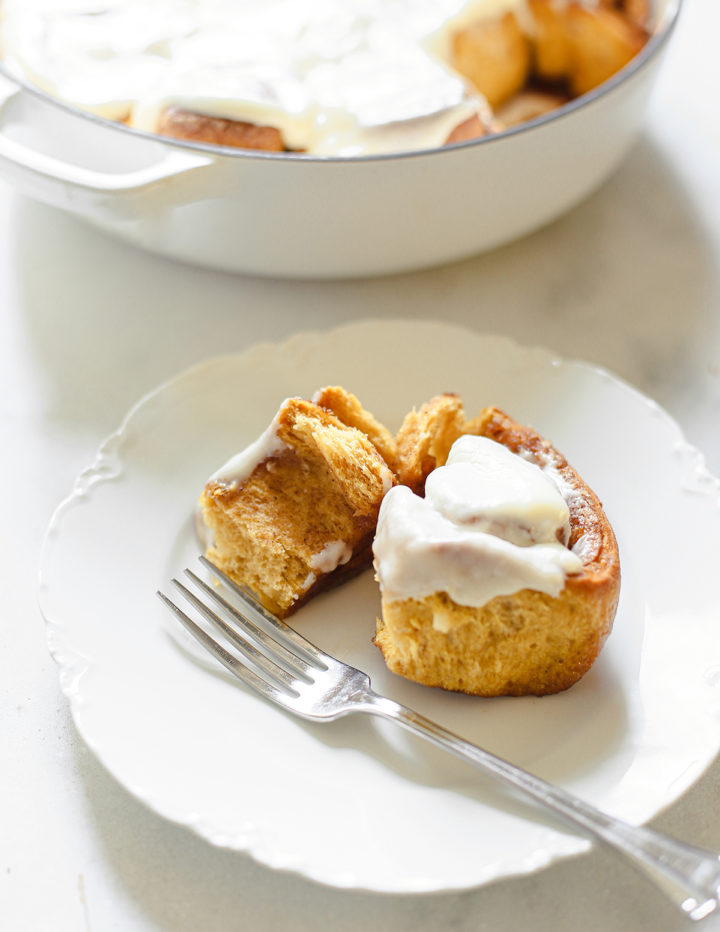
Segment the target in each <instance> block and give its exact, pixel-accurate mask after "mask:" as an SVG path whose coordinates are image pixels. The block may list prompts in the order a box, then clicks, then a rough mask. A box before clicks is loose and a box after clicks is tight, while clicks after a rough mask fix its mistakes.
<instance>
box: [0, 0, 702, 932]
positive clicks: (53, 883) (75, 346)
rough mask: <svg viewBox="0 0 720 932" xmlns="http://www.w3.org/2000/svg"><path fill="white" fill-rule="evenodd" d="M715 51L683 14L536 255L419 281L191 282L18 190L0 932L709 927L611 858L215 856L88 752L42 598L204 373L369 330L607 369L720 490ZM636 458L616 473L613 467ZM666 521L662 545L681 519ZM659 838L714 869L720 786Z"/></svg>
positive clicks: (1, 279) (5, 539) (4, 364)
mask: <svg viewBox="0 0 720 932" xmlns="http://www.w3.org/2000/svg"><path fill="white" fill-rule="evenodd" d="M719 43H720V5H718V4H717V3H716V2H715V0H688V2H687V3H686V9H685V15H684V16H683V18H682V20H681V23H680V26H679V28H678V31H677V33H676V35H675V38H674V41H673V42H672V45H671V49H670V52H669V55H668V58H667V60H666V63H665V67H664V70H663V73H662V77H661V81H660V84H659V86H658V89H657V92H656V94H655V96H654V98H653V103H652V106H651V111H650V114H649V117H648V120H647V124H646V129H645V131H644V133H643V135H642V137H641V139H640V141H639V143H638V145H637V146H636V147H635V148H634V150H633V151H632V152H631V154H630V155H629V157H628V158H627V159H626V160H625V162H624V163H623V164H622V166H621V167H620V169H619V170H618V171H617V173H616V174H615V175H614V176H613V178H612V179H611V180H610V181H609V182H608V183H607V184H606V185H605V186H604V187H603V188H602V190H600V191H599V192H598V193H597V194H595V195H594V196H593V197H592V198H591V199H590V200H589V201H587V202H586V203H585V204H583V205H581V206H580V207H579V208H577V209H576V210H575V211H573V212H572V213H571V214H569V215H568V216H567V217H565V218H563V219H561V220H560V221H558V222H557V223H555V224H554V225H553V226H551V227H550V228H548V229H546V230H544V231H542V232H540V233H538V234H536V235H534V236H531V237H529V238H527V239H525V240H523V241H521V242H518V243H516V244H514V245H511V246H509V247H506V248H504V249H501V250H499V251H496V252H494V253H492V254H489V255H486V256H482V257H479V258H477V259H473V260H470V261H467V262H463V263H460V264H457V265H453V266H449V267H446V268H442V269H437V270H432V271H428V272H421V273H417V274H414V275H407V276H398V277H392V278H386V279H381V280H374V281H353V282H335V283H312V282H302V283H298V282H281V281H264V280H260V279H251V278H240V277H235V276H230V275H223V274H218V273H213V272H207V271H203V270H199V269H193V268H190V267H184V266H180V265H177V264H174V263H171V262H168V261H165V260H162V259H158V258H155V257H152V256H149V255H145V254H143V253H140V252H138V251H136V250H134V249H132V248H130V247H126V246H124V245H122V244H120V243H117V242H115V241H113V240H110V239H108V238H106V237H104V236H103V235H101V234H99V233H96V232H94V231H93V230H91V229H89V228H87V227H85V226H83V225H82V224H81V223H79V222H78V221H76V220H74V219H72V218H69V217H67V216H64V215H62V214H59V213H57V212H55V211H53V210H51V209H49V208H46V207H43V206H40V205H38V204H35V203H33V202H31V201H28V200H25V199H23V198H21V197H20V196H18V195H16V194H15V193H14V192H12V191H11V190H10V189H9V188H7V187H6V186H3V185H2V184H0V354H1V357H0V358H1V363H0V377H1V378H2V384H1V385H0V425H1V430H2V434H1V437H2V440H1V446H0V451H1V455H0V471H1V472H0V475H1V476H2V489H3V492H4V500H5V502H4V507H3V513H4V516H5V521H4V528H3V532H2V534H1V535H0V546H1V547H2V551H1V553H0V556H1V557H2V566H3V570H2V572H1V573H0V747H2V757H1V758H0V928H2V929H7V930H8V932H35V930H39V932H44V930H50V929H52V930H53V932H75V930H79V932H88V930H90V932H105V930H130V932H135V930H138V932H150V930H152V932H158V930H178V932H191V930H192V932H194V930H208V932H215V930H234V929H243V930H258V932H266V930H276V929H293V930H294V929H297V930H311V929H312V930H326V929H328V930H329V929H333V930H338V932H354V930H360V929H363V930H364V929H367V928H377V929H390V930H406V929H407V930H410V929H413V930H416V932H421V930H422V932H424V930H435V929H455V930H462V932H464V930H468V932H469V930H473V932H480V930H517V929H532V930H540V932H544V930H551V929H552V930H554V932H563V930H571V929H572V930H575V929H583V930H588V932H600V930H602V932H606V930H610V929H620V930H644V929H647V930H653V932H655V930H657V932H666V930H668V932H669V930H673V932H676V930H681V929H683V928H686V927H690V925H691V924H689V923H685V922H684V920H683V919H681V918H679V917H678V915H677V913H676V912H675V910H674V909H673V907H670V906H668V905H667V904H666V903H665V902H664V901H663V900H661V899H660V898H659V897H658V896H657V894H656V893H655V892H654V890H653V889H652V888H651V887H650V886H649V884H647V883H646V882H645V880H644V879H642V878H640V877H638V876H637V875H635V874H634V873H633V872H632V871H631V869H630V868H628V867H627V866H626V865H625V864H624V863H621V862H620V861H619V860H618V859H617V858H615V857H613V856H611V855H610V854H608V853H607V852H605V851H600V850H593V851H592V852H591V853H590V854H589V855H586V856H583V857H580V858H577V859H574V860H572V861H569V862H565V863H561V864H557V865H555V866H553V867H552V868H550V869H548V870H546V871H542V872H540V873H538V874H536V875H533V876H530V877H525V878H518V879H513V880H508V881H504V882H501V883H497V884H494V885H492V886H489V887H486V888H484V889H480V890H477V891H470V892H467V893H463V894H452V895H440V896H428V897H412V896H410V897H395V896H375V895H370V894H363V893H353V892H341V891H336V890H332V889H326V888H323V887H320V886H318V885H315V884H313V883H311V882H308V881H305V880H303V879H301V878H298V877H295V876H288V875H285V874H277V873H274V872H272V871H269V870H267V869H265V868H263V867H261V866H259V865H257V864H255V863H253V862H252V861H250V860H249V859H248V858H247V857H245V856H244V855H241V854H233V853H228V852H224V851H222V850H217V849H214V848H212V847H210V846H209V845H208V844H206V843H205V842H203V841H202V840H200V839H198V838H196V837H194V836H193V835H191V834H190V833H189V832H188V831H186V830H184V829H181V828H178V827H176V826H174V825H171V824H168V823H166V822H165V821H164V820H162V819H161V818H160V817H158V816H156V815H155V814H154V813H152V812H149V811H147V810H146V809H145V808H144V807H143V806H142V805H141V804H140V803H138V802H137V801H136V800H134V799H133V798H132V797H130V796H129V794H128V793H127V792H126V791H125V790H124V789H123V788H122V787H121V786H119V785H118V784H117V783H116V781H115V780H114V779H113V778H112V777H111V776H110V775H109V774H107V773H106V772H105V771H104V769H103V768H102V767H101V765H100V764H98V763H97V762H96V760H95V759H94V757H93V756H92V754H91V753H90V752H89V751H88V750H87V749H86V748H85V746H84V745H83V743H82V741H81V740H80V739H79V738H78V736H77V734H76V732H75V729H74V726H73V723H72V721H71V719H70V715H69V712H68V706H67V702H66V700H65V698H64V697H63V695H62V693H61V692H60V688H59V685H58V678H57V671H56V668H55V665H54V663H53V661H52V660H51V659H50V656H49V654H48V652H47V650H46V647H45V635H44V627H43V622H42V619H41V617H40V613H39V611H38V608H37V603H36V580H37V565H38V554H39V548H40V544H41V541H42V537H43V533H44V530H45V528H46V526H47V523H48V521H49V519H50V516H51V514H52V512H53V510H54V508H55V506H56V505H57V504H58V503H59V502H60V500H61V499H62V498H63V497H64V496H65V495H66V494H67V493H68V492H69V490H70V488H71V486H72V483H73V481H74V478H75V476H76V474H77V473H78V472H79V471H80V470H81V469H82V468H84V467H85V466H86V465H87V464H89V463H90V462H91V461H92V459H93V458H94V454H95V451H96V449H97V447H98V445H99V443H100V441H101V440H102V439H103V438H104V437H105V436H106V435H108V434H109V433H111V432H112V431H113V430H114V429H115V428H116V427H117V426H118V425H119V423H120V421H121V419H122V417H123V416H124V414H125V412H126V410H127V409H128V408H129V407H130V405H131V404H133V403H134V402H135V401H136V400H137V398H138V397H139V396H141V395H142V394H143V393H145V392H146V391H148V390H150V389H151V388H153V387H155V386H156V385H157V384H158V383H159V382H161V381H163V380H164V379H166V378H168V377H170V376H172V375H174V374H175V373H176V372H178V371H179V370H181V369H183V368H185V367H186V366H188V365H190V364H192V363H194V362H197V361H199V360H200V359H203V358H205V357H208V356H213V355H216V354H218V353H223V352H228V351H235V350H237V351H239V350H242V349H244V348H246V347H247V346H249V345H251V344H252V343H255V342H257V341H259V340H272V341H274V340H281V339H284V338H285V337H286V336H288V335H290V334H291V333H293V332H294V331H296V330H299V329H318V328H325V327H331V326H333V325H335V324H338V323H342V322H345V321H349V320H354V319H358V318H361V317H377V316H381V317H384V316H394V317H400V318H408V319H412V318H416V317H419V316H420V317H440V318H443V319H446V320H451V321H455V322H457V323H461V324H465V325H466V326H470V327H473V328H475V329H477V330H481V331H485V332H500V333H504V334H507V335H509V336H511V337H513V338H514V339H516V340H517V341H519V342H521V343H524V344H540V345H544V346H548V347H550V348H551V349H553V350H554V351H556V352H557V353H559V354H561V355H563V356H566V357H577V358H582V359H586V360H589V361H591V362H593V363H597V364H600V365H603V366H606V367H608V368H610V369H611V370H613V371H614V372H616V373H617V374H619V375H620V376H622V377H623V378H625V379H627V380H628V381H629V382H631V383H632V384H634V385H636V386H637V387H638V388H640V389H641V390H642V391H644V392H646V393H648V394H649V395H651V396H653V397H654V398H655V399H656V400H657V401H658V402H659V403H660V404H661V405H662V406H663V407H665V408H666V409H667V410H668V411H669V412H670V413H671V414H672V415H673V416H674V417H675V418H676V419H677V420H678V421H679V423H680V424H681V426H682V427H683V429H684V431H685V433H686V435H687V437H688V439H689V440H690V441H691V442H692V443H694V444H695V445H696V446H697V447H699V448H700V450H701V451H702V452H703V453H704V454H705V456H706V458H707V461H708V464H709V466H710V468H711V470H712V471H713V472H715V473H716V474H718V473H720V429H719V428H720V104H719V103H718V91H719V90H720V65H719V64H718V61H719V58H718V53H717V49H718V45H719ZM631 455H632V451H630V450H628V451H623V450H619V451H618V464H619V467H621V464H622V458H623V456H631ZM652 517H653V520H655V521H657V522H658V527H659V529H660V532H661V528H662V503H660V502H659V503H658V514H657V515H654V516H652ZM138 531H139V533H141V529H138ZM668 546H669V547H673V546H682V542H681V541H671V540H669V541H668ZM719 637H720V633H719ZM668 672H669V675H671V672H672V671H668ZM719 728H720V724H719ZM349 804H351V801H349ZM654 824H656V825H657V826H659V827H660V828H662V829H664V830H667V831H669V832H671V833H674V834H676V835H678V836H681V837H683V838H684V839H686V840H689V841H692V842H695V843H697V844H700V845H703V846H706V847H710V848H713V849H716V850H720V763H717V762H716V763H715V765H714V766H713V767H712V768H711V769H710V770H709V772H708V773H707V774H706V775H705V776H704V777H703V778H702V779H701V780H700V781H699V783H698V784H697V785H696V786H695V787H694V788H693V789H692V790H691V791H689V792H688V793H687V794H686V796H685V797H684V798H683V799H682V800H681V801H680V802H679V803H677V804H676V805H674V806H673V807H672V808H671V810H670V811H668V812H667V813H665V814H663V815H662V816H661V817H659V818H658V819H656V820H655V822H654ZM705 927H706V928H710V929H717V928H720V920H710V921H709V922H708V923H706V925H705Z"/></svg>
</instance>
